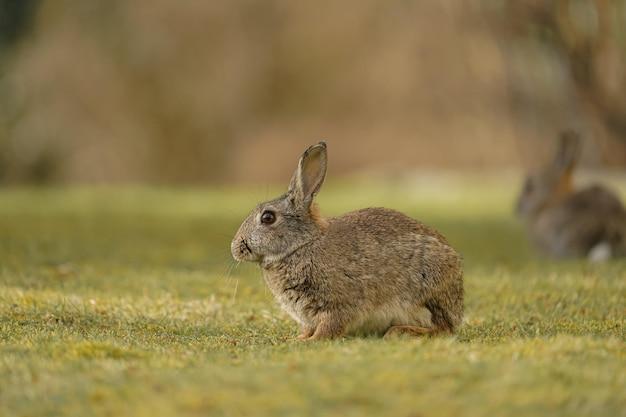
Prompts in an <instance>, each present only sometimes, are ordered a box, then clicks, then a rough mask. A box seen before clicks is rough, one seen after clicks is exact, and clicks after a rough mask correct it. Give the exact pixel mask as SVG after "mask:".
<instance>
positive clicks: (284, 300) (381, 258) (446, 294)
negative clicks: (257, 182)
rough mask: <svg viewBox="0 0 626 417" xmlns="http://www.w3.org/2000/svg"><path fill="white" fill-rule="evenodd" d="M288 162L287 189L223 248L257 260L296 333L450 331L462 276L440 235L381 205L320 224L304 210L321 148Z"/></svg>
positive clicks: (459, 310) (316, 178)
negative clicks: (267, 214) (269, 216)
mask: <svg viewBox="0 0 626 417" xmlns="http://www.w3.org/2000/svg"><path fill="white" fill-rule="evenodd" d="M310 158H320V160H317V161H315V165H314V166H320V167H321V168H320V169H318V170H314V169H313V170H312V169H303V168H307V167H308V168H310V167H309V165H308V164H309V162H310V161H309V159H310ZM298 167H299V168H298V170H297V171H296V173H295V174H294V179H292V184H291V186H290V189H289V191H288V192H287V194H285V195H284V196H281V197H279V198H277V199H275V200H272V201H269V202H266V203H262V204H260V205H259V206H258V207H257V208H256V209H255V210H254V211H253V212H252V213H251V214H250V216H248V218H247V219H246V220H245V221H244V222H243V224H242V225H241V227H240V229H239V231H238V232H237V234H236V236H235V238H234V239H233V243H232V246H231V249H232V252H233V256H234V257H235V259H237V260H250V261H254V262H258V263H259V264H260V266H261V268H262V271H263V277H264V279H265V282H266V283H267V285H268V287H269V288H270V290H271V291H272V293H273V294H274V296H275V297H276V299H277V300H278V302H279V303H280V305H281V307H282V308H283V309H284V310H285V311H286V312H287V313H289V314H290V315H291V316H292V317H293V318H294V319H295V320H296V321H297V322H298V323H299V324H300V327H301V334H300V338H301V339H312V340H315V339H322V338H334V337H339V336H342V335H344V334H355V333H356V334H362V333H376V334H385V333H386V332H387V331H390V329H392V328H394V327H398V326H401V327H398V329H400V328H403V329H404V330H407V329H410V328H413V330H415V329H428V331H422V332H419V334H424V333H429V334H430V333H441V332H453V331H454V330H455V329H457V327H458V326H459V325H460V324H461V322H462V319H463V273H462V266H461V258H460V256H459V254H458V253H457V252H456V251H455V250H454V249H453V248H452V247H451V246H450V245H449V244H448V242H447V241H446V240H445V238H443V236H441V235H440V234H439V233H438V232H436V231H435V230H433V229H431V228H429V227H427V226H425V225H423V224H422V223H419V222H417V221H415V220H413V219H411V218H409V217H407V216H405V215H403V214H401V213H398V212H396V211H393V210H389V209H384V208H368V209H362V210H358V211H354V212H351V213H348V214H345V215H343V216H339V217H334V218H330V219H327V220H325V219H323V218H322V217H321V216H320V215H319V213H318V212H317V210H316V209H315V208H313V209H311V204H312V199H313V197H314V195H315V194H316V193H317V191H318V190H319V188H320V187H321V183H322V182H323V178H324V174H325V167H326V146H325V144H323V143H320V144H318V145H315V146H313V147H311V148H309V149H308V150H307V151H306V152H305V153H304V155H303V156H302V158H301V159H300V163H299V165H298ZM303 173H306V174H305V175H310V176H311V177H308V178H302V177H301V176H302V175H303ZM268 210H271V211H272V212H275V213H276V217H277V220H276V222H275V223H274V224H272V225H266V224H262V223H260V222H259V218H260V216H261V213H263V212H264V211H268ZM398 329H396V331H398ZM394 332H395V331H394ZM406 332H408V333H412V334H417V333H418V332H417V330H415V331H413V332H410V331H408V330H407V331H406Z"/></svg>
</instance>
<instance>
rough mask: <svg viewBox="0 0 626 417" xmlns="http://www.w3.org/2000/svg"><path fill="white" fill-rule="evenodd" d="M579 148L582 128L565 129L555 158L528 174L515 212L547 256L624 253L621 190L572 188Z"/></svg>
mask: <svg viewBox="0 0 626 417" xmlns="http://www.w3.org/2000/svg"><path fill="white" fill-rule="evenodd" d="M580 148H581V140H580V136H579V135H578V133H576V132H574V131H564V132H562V133H561V136H560V138H559V144H558V148H557V150H556V153H555V155H554V158H553V160H552V161H551V162H550V163H548V164H547V165H546V166H545V167H543V169H541V170H540V171H538V172H536V173H534V174H531V175H528V177H527V178H526V181H525V183H524V186H523V188H522V191H521V193H520V195H519V198H518V201H517V208H516V211H517V214H518V216H519V217H521V219H522V220H523V221H524V223H525V227H526V229H527V233H528V235H529V236H530V238H531V240H532V241H533V243H534V244H535V246H536V247H537V248H538V250H539V251H540V252H541V253H543V254H545V255H547V256H549V257H553V258H581V257H586V258H588V259H589V260H590V261H604V260H607V259H609V258H611V257H619V256H624V255H625V254H626V247H625V246H626V210H625V209H624V206H623V205H622V203H621V202H620V200H619V198H618V197H617V195H615V194H614V193H613V192H612V191H610V190H608V189H606V188H604V187H603V186H600V185H592V186H589V187H587V188H584V189H581V190H578V191H577V190H575V189H574V187H573V184H572V174H573V171H574V168H575V166H576V163H577V162H578V159H579V156H580Z"/></svg>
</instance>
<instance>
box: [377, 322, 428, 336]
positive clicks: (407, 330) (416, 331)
mask: <svg viewBox="0 0 626 417" xmlns="http://www.w3.org/2000/svg"><path fill="white" fill-rule="evenodd" d="M435 333H436V329H433V328H432V327H421V326H409V325H400V326H391V327H390V328H389V329H387V331H386V332H385V335H384V336H383V338H384V339H388V338H390V337H394V336H402V335H407V336H431V335H433V334H435Z"/></svg>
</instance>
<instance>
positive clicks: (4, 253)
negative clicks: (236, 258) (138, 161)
mask: <svg viewBox="0 0 626 417" xmlns="http://www.w3.org/2000/svg"><path fill="white" fill-rule="evenodd" d="M433 181H434V180H433ZM407 189H409V190H411V191H409V192H407ZM442 189H443V190H445V192H441V190H442ZM623 191H624V189H623V188H622V192H623ZM273 192H274V190H269V191H267V192H266V191H265V190H263V191H262V192H257V191H255V190H252V191H250V190H176V191H175V190H171V189H143V188H85V189H81V188H75V189H5V190H3V191H0V375H1V378H0V415H6V416H40V415H41V416H43V415H50V416H56V415H67V416H79V415H89V416H109V415H110V416H121V415H132V416H151V417H154V416H170V415H181V416H195V415H216V416H248V415H251V416H265V415H267V416H303V415H312V416H318V415H319V416H362V415H367V414H371V415H386V416H406V417H409V416H459V415H467V416H493V415H498V416H522V415H529V416H530V415H532V416H566V415H576V416H619V415H626V394H624V392H626V345H625V334H624V324H625V323H624V322H625V308H626V305H625V303H624V300H625V299H626V261H613V262H611V263H608V264H604V265H588V264H586V263H585V262H579V261H568V262H549V261H546V260H541V259H538V258H537V257H536V256H535V254H534V253H533V252H532V251H531V250H530V249H529V248H528V246H527V245H526V243H525V240H524V238H523V233H522V230H521V227H520V225H519V224H518V223H517V222H516V221H515V220H514V219H512V218H511V214H510V211H511V209H510V207H511V204H512V203H511V200H512V197H513V196H512V194H511V190H510V189H508V188H507V186H506V184H505V183H504V182H502V183H501V182H498V181H496V180H493V181H471V180H466V181H463V182H454V181H443V182H435V183H433V182H432V181H426V182H419V183H414V184H407V183H404V184H402V185H396V186H389V185H388V184H368V185H367V186H366V185H364V184H356V185H354V184H353V185H350V184H330V187H327V189H325V190H324V191H323V193H322V195H321V196H320V200H321V201H320V203H321V206H322V208H323V210H324V212H325V213H327V214H338V213H341V212H344V211H347V210H350V209H355V208H359V207H363V206H368V205H384V206H388V207H393V208H397V209H399V210H402V211H404V212H406V213H408V214H411V215H413V216H415V217H417V218H420V219H422V220H423V221H425V222H427V223H429V224H431V225H433V226H436V227H437V228H439V229H440V230H441V231H442V232H443V233H444V234H446V235H447V236H448V237H449V239H450V240H451V242H452V243H453V245H455V246H456V247H457V248H458V249H459V250H460V251H461V252H462V253H463V255H464V258H465V270H466V274H465V279H466V293H467V297H466V323H465V325H464V326H463V328H462V329H461V330H460V332H459V333H458V335H456V336H455V337H450V338H431V339H396V340H384V341H383V340H381V339H376V338H349V339H344V340H337V341H332V342H321V343H314V344H306V343H300V342H296V341H294V340H293V337H294V336H295V335H296V331H297V329H296V326H295V325H294V323H293V322H292V321H291V320H290V319H288V318H287V316H286V315H285V314H283V313H282V312H281V311H280V310H279V309H278V308H277V306H276V304H275V303H274V302H273V300H272V298H271V296H270V294H269V292H268V291H266V290H265V288H264V285H263V283H262V281H261V279H260V273H259V271H258V270H257V269H256V268H255V267H254V266H251V265H241V266H239V267H237V268H234V264H233V262H232V261H231V260H230V255H229V241H230V238H231V236H232V234H233V233H234V231H235V229H236V228H237V226H238V224H239V222H240V220H241V219H242V218H243V216H245V214H246V212H247V211H248V210H249V209H250V208H251V207H252V205H253V204H254V203H256V202H257V201H259V200H261V199H263V198H264V197H266V196H270V195H272V194H273Z"/></svg>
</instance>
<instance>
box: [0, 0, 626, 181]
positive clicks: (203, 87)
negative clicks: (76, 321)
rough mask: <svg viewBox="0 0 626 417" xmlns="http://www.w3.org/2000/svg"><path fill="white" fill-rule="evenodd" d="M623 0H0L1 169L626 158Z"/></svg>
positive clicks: (132, 173) (241, 173) (14, 177)
mask: <svg viewBox="0 0 626 417" xmlns="http://www.w3.org/2000/svg"><path fill="white" fill-rule="evenodd" d="M625 92H626V1H624V0H518V1H503V0H499V1H495V0H474V1H456V0H444V1H392V2H381V1H377V0H350V1H342V2H333V1H325V0H324V1H317V2H293V1H277V0H266V1H255V0H237V1H228V2H226V1H219V2H218V1H210V2H204V1H187V2H183V3H181V2H173V1H166V0H152V1H150V2H141V1H136V2H128V1H122V0H106V1H105V0H92V1H76V0H74V1H72V0H2V1H0V183H4V184H16V183H60V184H67V183H70V184H73V183H79V184H84V183H88V184H91V183H135V184H136V183H140V184H144V183H146V184H216V183H217V184H224V183H228V184H230V183H241V182H248V183H255V182H256V183H273V182H277V181H282V182H284V181H286V178H288V177H289V175H290V173H291V170H292V169H293V166H294V162H295V158H296V157H297V155H298V154H299V153H300V152H301V151H302V149H303V148H304V147H305V146H306V145H308V144H310V143H313V142H316V141H318V140H320V139H325V140H327V141H328V142H329V146H330V147H331V158H332V165H331V166H332V170H333V175H335V176H337V177H339V176H341V175H352V174H357V173H367V174H371V175H374V174H377V175H379V174H382V175H403V174H404V173H406V172H410V171H413V170H455V171H460V172H465V171H486V172H494V171H498V170H511V169H513V170H524V169H528V168H529V167H531V166H532V165H533V164H536V162H537V161H538V160H540V159H541V158H539V157H538V155H544V154H545V153H546V152H548V151H549V149H550V148H551V146H552V144H553V141H554V139H555V137H556V134H557V132H559V131H560V130H562V129H564V128H574V129H577V130H579V131H580V132H581V133H582V134H583V136H584V137H585V139H586V140H585V147H584V158H583V164H584V165H586V166H587V167H595V168H601V167H602V168H605V167H606V168H617V169H618V170H619V169H620V167H621V168H623V167H624V166H625V165H626V94H624V93H625Z"/></svg>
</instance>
